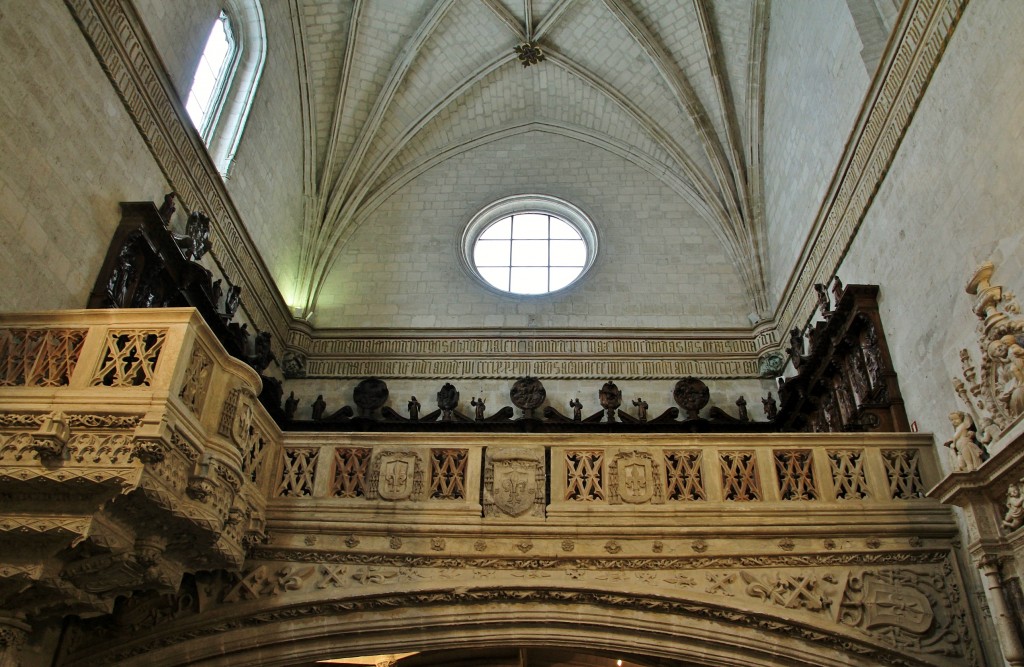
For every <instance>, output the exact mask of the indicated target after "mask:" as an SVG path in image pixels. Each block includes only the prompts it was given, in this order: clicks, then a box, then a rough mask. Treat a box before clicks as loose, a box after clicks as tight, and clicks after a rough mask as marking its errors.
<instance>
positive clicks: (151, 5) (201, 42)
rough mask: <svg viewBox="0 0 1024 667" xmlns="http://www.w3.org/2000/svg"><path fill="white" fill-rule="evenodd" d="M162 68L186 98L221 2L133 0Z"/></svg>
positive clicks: (203, 0) (181, 95) (179, 93)
mask: <svg viewBox="0 0 1024 667" xmlns="http://www.w3.org/2000/svg"><path fill="white" fill-rule="evenodd" d="M133 4H134V5H135V11H137V12H138V13H139V16H140V17H141V18H142V21H143V23H145V25H146V31H147V32H148V33H149V36H150V38H151V39H152V40H153V45H154V46H155V47H156V48H157V50H158V51H159V52H160V59H161V60H163V64H164V69H166V70H167V75H168V76H169V77H171V82H172V83H173V84H174V89H175V90H177V91H178V95H179V96H180V97H181V99H182V100H186V99H188V91H189V89H190V88H191V87H192V78H193V77H194V76H195V73H196V66H197V65H198V64H199V57H200V56H201V55H202V54H203V47H204V46H206V39H207V38H208V37H209V36H210V28H211V27H212V26H213V22H214V21H216V20H217V17H218V16H220V12H221V6H222V4H223V3H221V2H218V0H178V1H177V2H164V0H133Z"/></svg>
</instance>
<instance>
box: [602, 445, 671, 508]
mask: <svg viewBox="0 0 1024 667" xmlns="http://www.w3.org/2000/svg"><path fill="white" fill-rule="evenodd" d="M608 474H609V481H610V482H611V484H610V485H609V492H610V493H609V497H608V502H610V503H612V504H616V503H631V504H634V505H638V504H640V503H650V502H653V503H662V502H664V493H663V490H662V486H661V474H660V471H659V469H658V464H657V463H655V461H654V458H653V457H652V456H651V455H650V453H648V452H643V451H629V452H620V453H619V454H616V455H615V457H614V458H613V459H612V461H611V464H610V465H609V468H608Z"/></svg>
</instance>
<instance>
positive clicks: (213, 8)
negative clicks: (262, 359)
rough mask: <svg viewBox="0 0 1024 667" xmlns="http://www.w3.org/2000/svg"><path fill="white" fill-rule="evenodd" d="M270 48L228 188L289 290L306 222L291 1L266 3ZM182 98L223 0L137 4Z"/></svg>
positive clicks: (267, 260)
mask: <svg viewBox="0 0 1024 667" xmlns="http://www.w3.org/2000/svg"><path fill="white" fill-rule="evenodd" d="M261 6H262V7H263V12H264V19H265V23H266V29H267V36H266V46H267V54H266V61H265V64H264V68H263V73H262V76H261V77H260V80H259V84H258V86H257V88H256V97H255V99H254V100H253V104H252V108H251V110H250V112H249V116H248V118H247V119H246V122H245V128H244V130H243V132H242V138H241V141H240V142H239V145H238V152H237V153H236V156H235V160H234V161H233V163H232V164H231V166H230V167H229V169H228V174H227V178H226V179H225V182H226V184H227V188H228V192H230V193H231V196H232V199H233V200H234V203H235V206H237V207H238V210H239V213H240V214H241V216H242V219H243V220H244V221H245V225H246V228H247V229H248V231H249V234H250V236H251V237H252V239H253V241H254V242H255V244H256V247H257V248H258V249H259V252H260V256H261V257H262V258H263V261H264V263H266V265H267V267H268V268H269V269H270V272H271V274H272V275H273V277H274V280H275V282H276V283H277V284H278V286H279V287H280V288H281V289H282V291H285V292H287V291H289V289H290V286H291V284H292V283H293V282H294V280H295V272H296V270H297V261H298V259H297V253H298V247H299V243H300V242H299V238H298V234H299V228H300V225H301V222H302V188H303V183H302V168H303V166H302V165H303V155H302V150H303V141H304V138H303V133H302V132H303V131H302V115H301V105H300V101H299V83H298V76H297V71H298V70H297V65H296V49H295V41H294V36H293V34H292V19H291V14H290V13H291V4H290V3H283V2H262V3H261ZM136 10H137V11H138V12H139V15H140V17H141V18H142V20H143V23H144V24H145V26H146V29H147V31H148V32H149V33H150V37H151V38H152V39H153V44H154V46H155V47H156V49H157V51H158V52H159V53H160V57H161V60H162V61H163V64H164V66H165V67H166V69H167V71H168V74H169V75H170V77H171V81H172V82H173V84H174V87H175V89H176V91H177V92H178V96H179V97H180V98H181V101H182V104H183V105H184V103H185V101H186V100H187V99H188V93H189V90H190V88H191V86H192V78H193V76H194V75H195V69H196V66H197V63H198V62H199V58H200V56H201V55H202V52H203V47H204V46H205V45H206V39H207V37H208V35H209V33H210V27H211V26H212V25H213V22H214V21H215V20H216V19H217V16H218V15H219V14H220V11H221V4H219V3H216V2H211V1H210V0H187V1H184V0H183V1H181V2H174V3H167V2H159V1H153V0H139V2H137V3H136Z"/></svg>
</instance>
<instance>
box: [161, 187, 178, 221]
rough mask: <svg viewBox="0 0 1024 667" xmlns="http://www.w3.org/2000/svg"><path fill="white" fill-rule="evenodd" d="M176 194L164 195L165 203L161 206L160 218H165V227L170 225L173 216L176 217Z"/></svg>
mask: <svg viewBox="0 0 1024 667" xmlns="http://www.w3.org/2000/svg"><path fill="white" fill-rule="evenodd" d="M174 197H175V195H174V193H173V192H168V193H167V194H165V195H164V201H163V203H162V204H160V210H159V213H160V217H161V218H163V221H164V227H166V226H167V225H169V224H170V222H171V216H173V215H174V208H175V207H174Z"/></svg>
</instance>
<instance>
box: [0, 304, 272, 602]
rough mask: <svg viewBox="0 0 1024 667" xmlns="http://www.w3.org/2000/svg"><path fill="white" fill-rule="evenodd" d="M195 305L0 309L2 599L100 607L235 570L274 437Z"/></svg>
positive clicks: (252, 389) (255, 515)
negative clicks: (215, 570)
mask: <svg viewBox="0 0 1024 667" xmlns="http://www.w3.org/2000/svg"><path fill="white" fill-rule="evenodd" d="M259 391H260V380H259V377H258V375H257V374H256V373H255V372H253V371H252V370H251V369H250V368H248V367H247V366H246V365H244V364H243V363H241V362H239V361H237V360H235V359H233V358H231V357H229V356H228V355H227V354H226V353H225V351H224V349H223V347H222V346H221V345H220V343H219V342H218V341H217V340H216V338H215V337H214V336H213V334H212V333H211V331H210V330H209V328H208V327H207V326H206V324H205V323H204V322H203V320H202V318H200V317H199V315H198V314H197V312H196V311H195V310H193V309H190V308H189V309H184V308H183V309H160V310H116V311H105V310H88V311H84V310H83V311H62V312H53V313H33V314H2V315H0V405H2V406H3V407H2V408H0V494H3V496H2V497H3V498H4V502H3V504H2V507H0V606H3V607H5V608H6V609H11V610H17V611H19V612H21V613H24V614H28V615H30V616H33V617H36V618H38V617H40V616H44V615H47V614H53V615H61V614H65V613H68V612H76V611H87V612H96V611H109V610H110V609H111V608H112V605H113V602H114V599H115V596H117V595H119V594H125V593H130V592H132V591H138V590H157V591H167V592H173V591H175V590H177V588H178V586H179V584H180V581H181V577H182V575H183V573H185V572H192V571H196V570H197V569H201V568H211V567H223V568H238V567H240V566H241V564H242V562H243V561H244V558H245V548H246V544H251V543H252V542H255V541H259V540H260V539H262V537H263V535H264V514H265V512H264V510H265V502H266V497H267V495H268V494H269V491H270V490H271V484H272V483H273V480H272V479H271V478H270V476H269V475H270V472H271V471H270V466H267V465H266V462H267V461H276V459H277V457H278V456H279V454H278V453H277V447H278V444H277V443H278V442H279V439H280V434H279V432H278V430H277V427H276V426H275V424H274V423H273V421H272V420H271V419H270V418H269V416H268V415H267V414H266V412H265V411H264V410H263V408H262V407H260V406H259V404H258V402H257V400H256V396H257V395H258V393H259Z"/></svg>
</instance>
